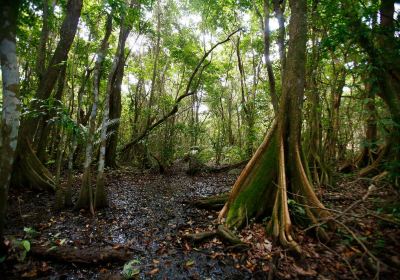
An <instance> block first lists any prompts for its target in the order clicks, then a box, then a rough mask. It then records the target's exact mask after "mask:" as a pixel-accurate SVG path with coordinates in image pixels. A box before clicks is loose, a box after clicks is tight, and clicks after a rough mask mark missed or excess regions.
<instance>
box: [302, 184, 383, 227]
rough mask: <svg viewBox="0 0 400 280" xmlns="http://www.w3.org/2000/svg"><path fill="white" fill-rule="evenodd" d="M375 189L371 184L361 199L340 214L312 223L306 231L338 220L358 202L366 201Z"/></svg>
mask: <svg viewBox="0 0 400 280" xmlns="http://www.w3.org/2000/svg"><path fill="white" fill-rule="evenodd" d="M375 190H376V187H375V185H371V186H369V187H368V191H367V192H366V193H365V194H364V196H363V197H362V198H361V199H359V200H356V201H354V202H353V203H352V204H351V205H350V206H349V207H347V208H346V209H345V210H343V211H341V213H340V214H338V215H336V216H335V217H327V218H325V219H324V220H323V221H322V222H320V223H318V224H315V225H312V226H309V227H308V228H306V229H305V230H304V231H308V230H310V229H312V228H315V227H319V226H322V225H324V224H326V223H327V222H330V221H334V222H336V221H337V219H339V218H341V217H342V216H343V215H344V214H346V213H347V212H349V211H350V210H351V209H353V208H354V207H356V206H357V205H358V204H360V203H362V202H364V201H365V200H367V198H368V196H369V195H370V194H371V193H372V192H373V191H375ZM326 210H328V209H326ZM328 211H329V210H328ZM335 211H336V212H337V210H335Z"/></svg>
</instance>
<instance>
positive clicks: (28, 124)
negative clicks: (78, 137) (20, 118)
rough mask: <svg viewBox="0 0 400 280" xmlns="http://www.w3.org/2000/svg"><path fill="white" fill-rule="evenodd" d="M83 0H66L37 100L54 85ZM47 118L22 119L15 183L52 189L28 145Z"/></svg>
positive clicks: (68, 46) (47, 175) (50, 91)
mask: <svg viewBox="0 0 400 280" xmlns="http://www.w3.org/2000/svg"><path fill="white" fill-rule="evenodd" d="M82 4H83V0H69V1H68V3H67V10H66V16H65V18H64V20H63V23H62V25H61V28H60V40H59V41H58V43H57V47H56V49H55V51H54V53H53V56H52V58H51V59H50V63H49V65H48V66H47V68H46V70H45V71H44V74H43V77H42V79H40V83H39V86H38V89H37V92H36V98H37V99H38V100H46V99H48V98H49V97H50V96H51V93H52V91H53V89H54V87H55V85H56V82H57V78H58V76H59V73H60V72H61V70H62V69H63V67H61V65H62V64H64V63H66V60H67V59H68V53H69V50H70V47H71V45H72V42H73V40H74V37H75V33H76V30H77V26H78V21H79V18H80V14H81V9H82ZM39 106H40V102H35V103H34V105H33V110H39V109H40V108H39ZM45 119H46V118H40V117H37V116H36V117H31V118H27V119H26V120H24V122H23V124H22V127H21V131H22V133H21V134H20V139H19V140H18V148H17V149H18V152H17V153H18V156H17V159H16V161H17V162H18V164H17V165H16V166H17V167H18V168H16V170H15V172H14V173H13V181H14V182H15V183H16V184H18V185H25V184H28V185H31V186H32V187H34V188H37V189H54V181H53V179H52V175H51V174H50V172H49V171H48V170H47V169H46V167H45V166H44V165H43V163H42V162H41V161H40V160H39V159H38V157H37V156H36V154H35V152H34V150H33V148H32V147H31V143H30V141H31V139H32V138H33V136H34V133H35V130H36V128H37V127H41V128H43V127H44V126H45V125H46V124H45V123H43V122H44V121H45Z"/></svg>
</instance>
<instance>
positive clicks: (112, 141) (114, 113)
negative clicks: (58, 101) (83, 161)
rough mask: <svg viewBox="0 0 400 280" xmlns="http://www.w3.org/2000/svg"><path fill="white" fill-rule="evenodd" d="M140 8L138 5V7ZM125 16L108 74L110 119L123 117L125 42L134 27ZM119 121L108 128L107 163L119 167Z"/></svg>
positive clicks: (131, 7)
mask: <svg viewBox="0 0 400 280" xmlns="http://www.w3.org/2000/svg"><path fill="white" fill-rule="evenodd" d="M134 4H135V1H134V0H132V1H131V3H130V6H129V9H133V6H134ZM137 8H138V7H137ZM128 22H129V21H128V20H127V19H126V18H125V16H124V17H123V18H122V20H121V26H120V33H119V38H118V46H117V50H116V53H115V56H114V62H113V67H112V69H111V71H110V74H109V76H108V84H107V94H108V95H109V96H110V97H109V105H108V106H109V117H110V119H120V117H121V109H122V104H121V84H122V79H123V76H124V66H125V60H126V58H125V43H126V40H127V39H128V36H129V33H130V31H131V29H132V24H129V23H128ZM118 131H119V122H115V123H114V124H113V125H111V126H110V127H109V128H108V133H109V134H110V137H109V139H108V141H107V149H106V155H105V157H106V158H105V164H106V166H109V167H113V168H115V167H117V145H118Z"/></svg>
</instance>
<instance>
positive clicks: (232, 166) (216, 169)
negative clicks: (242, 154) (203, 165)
mask: <svg viewBox="0 0 400 280" xmlns="http://www.w3.org/2000/svg"><path fill="white" fill-rule="evenodd" d="M248 162H249V160H248V159H246V160H243V161H241V162H237V163H233V164H228V165H224V166H219V167H208V169H207V172H209V173H221V172H227V171H229V170H232V169H236V168H244V167H245V166H246V164H247V163H248Z"/></svg>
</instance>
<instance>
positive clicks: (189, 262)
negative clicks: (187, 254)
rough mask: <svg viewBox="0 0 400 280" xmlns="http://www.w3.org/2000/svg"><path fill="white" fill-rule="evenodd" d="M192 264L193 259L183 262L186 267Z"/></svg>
mask: <svg viewBox="0 0 400 280" xmlns="http://www.w3.org/2000/svg"><path fill="white" fill-rule="evenodd" d="M192 265H194V260H188V261H187V262H186V263H185V266H186V267H188V266H192Z"/></svg>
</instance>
